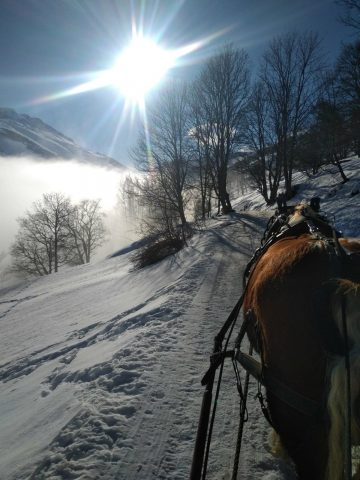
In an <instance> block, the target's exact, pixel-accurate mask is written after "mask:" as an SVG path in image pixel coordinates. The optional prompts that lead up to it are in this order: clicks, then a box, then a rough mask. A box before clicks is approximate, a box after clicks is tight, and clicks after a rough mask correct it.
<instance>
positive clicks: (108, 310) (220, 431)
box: [0, 158, 360, 480]
mask: <svg viewBox="0 0 360 480" xmlns="http://www.w3.org/2000/svg"><path fill="white" fill-rule="evenodd" d="M346 165H347V167H346V168H347V173H348V174H349V176H351V180H350V182H348V184H346V185H344V186H341V185H340V181H339V182H337V181H336V182H334V181H333V180H332V179H331V177H330V176H329V175H328V174H327V173H326V172H322V173H321V174H319V175H318V176H316V177H315V178H312V179H311V180H309V179H307V178H306V177H305V176H304V175H302V174H296V182H295V183H298V184H299V185H300V187H299V193H298V197H297V199H299V200H300V199H301V198H306V197H308V196H310V195H314V194H319V193H320V196H321V197H322V199H323V200H324V201H323V207H324V210H325V212H326V213H327V214H328V215H329V216H331V215H335V217H336V222H337V225H338V226H340V227H341V228H342V229H343V230H344V232H345V233H346V234H349V235H358V236H360V226H359V220H358V214H357V212H358V203H359V199H360V195H353V196H351V192H352V191H353V188H354V186H355V185H356V183H357V182H359V180H360V175H359V173H358V171H359V168H358V166H359V159H358V158H354V159H352V160H351V161H349V162H348V163H347V164H346ZM334 189H335V191H333V190H334ZM235 205H236V207H237V210H238V213H234V214H232V215H229V216H224V217H219V218H218V219H213V220H211V221H209V222H208V224H207V225H206V227H205V228H204V229H203V230H202V231H199V232H198V233H197V234H196V235H194V237H193V238H192V239H191V241H190V242H189V245H188V247H186V248H185V249H183V250H182V251H181V252H179V253H178V254H176V255H174V256H172V257H168V258H167V259H165V260H164V261H162V262H161V263H158V264H156V265H153V266H151V267H148V268H146V269H143V270H133V268H132V264H131V262H130V258H131V255H132V254H133V251H132V249H131V248H129V249H128V250H127V249H124V250H123V252H120V253H122V254H118V255H116V256H113V257H111V258H106V259H103V260H101V261H99V262H97V263H95V264H90V265H84V266H80V267H73V268H70V267H69V268H65V269H62V270H61V271H60V272H59V273H57V274H53V275H51V276H47V277H42V278H39V279H36V280H33V281H28V282H24V283H22V284H19V285H15V286H13V287H11V288H10V287H9V288H4V289H1V288H0V325H1V332H2V335H1V339H0V348H1V360H0V380H1V383H0V412H1V418H2V428H1V430H0V449H1V452H2V455H1V459H0V472H1V473H0V478H1V479H4V480H5V479H6V480H15V479H16V480H24V479H39V480H40V479H52V480H53V479H54V480H55V479H81V480H85V479H86V480H89V479H99V478H101V479H105V480H110V479H118V480H119V479H121V480H131V479H133V480H148V479H167V480H184V479H186V478H188V476H189V471H190V465H191V457H192V450H193V446H194V439H195V434H196V428H197V423H198V418H199V413H200V405H201V400H202V393H203V388H202V387H201V385H200V380H201V377H202V375H203V374H204V373H205V371H206V370H207V368H208V365H209V355H210V353H211V351H212V345H213V338H214V336H215V334H216V333H217V332H218V330H219V329H220V327H221V326H222V324H223V322H224V321H225V319H226V318H227V316H228V314H229V313H230V311H231V310H232V308H233V306H234V304H235V303H236V301H237V300H238V298H239V296H240V294H241V289H242V272H243V270H244V268H245V265H246V263H247V262H248V260H249V258H250V257H251V255H252V253H253V252H254V250H255V249H256V247H257V246H258V244H259V240H260V238H261V235H262V233H263V230H264V226H265V222H266V219H267V217H268V216H269V214H270V213H271V212H270V211H269V209H266V208H265V207H264V205H263V203H262V202H261V199H260V198H259V196H258V195H256V194H254V192H252V193H248V194H246V195H245V197H242V198H239V199H238V200H237V202H235ZM245 205H246V206H247V207H248V208H247V210H246V211H245V212H244V211H242V209H243V207H244V206H245ZM257 388H258V387H257V384H256V382H254V381H252V382H251V383H250V393H249V404H248V412H249V421H248V423H247V424H246V426H245V432H244V439H243V448H242V453H241V458H240V470H239V478H242V479H247V480H255V479H259V478H262V479H266V480H285V479H286V480H293V479H294V478H295V476H294V473H293V471H292V469H291V466H288V465H287V464H285V463H284V462H282V461H280V460H279V459H276V458H274V457H272V455H271V454H270V450H269V448H270V447H269V441H268V437H269V434H270V428H269V426H268V425H267V423H266V421H265V419H264V418H263V417H262V414H261V411H260V407H259V405H258V402H257V400H255V396H256V394H257ZM238 412H239V398H238V395H237V392H236V384H235V377H234V373H233V369H232V366H231V363H229V364H226V367H225V370H224V379H223V384H222V388H221V391H220V397H219V402H218V415H217V418H216V422H215V427H214V433H213V443H212V449H211V452H210V460H209V473H208V478H209V480H210V479H229V478H231V468H232V462H233V452H234V449H235V442H236V433H237V425H238Z"/></svg>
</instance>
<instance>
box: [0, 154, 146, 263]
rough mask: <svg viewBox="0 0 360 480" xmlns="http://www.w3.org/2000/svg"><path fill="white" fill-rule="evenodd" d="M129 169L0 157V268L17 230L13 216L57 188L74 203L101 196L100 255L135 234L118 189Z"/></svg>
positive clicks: (5, 260)
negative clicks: (104, 233) (104, 231)
mask: <svg viewBox="0 0 360 480" xmlns="http://www.w3.org/2000/svg"><path fill="white" fill-rule="evenodd" d="M128 174H129V171H123V170H121V171H118V170H116V169H110V168H105V167H98V166H91V165H86V164H82V163H80V162H77V161H76V160H73V161H69V160H57V161H53V160H43V161H39V160H38V159H36V158H30V157H26V158H24V157H0V219H1V235H0V269H1V267H4V264H5V263H7V264H8V263H9V255H8V252H9V248H10V245H11V243H12V242H13V241H14V238H15V235H16V233H17V231H18V223H17V221H16V219H17V218H18V217H21V216H23V215H24V214H25V213H26V211H27V210H31V209H32V204H33V202H35V201H37V200H40V199H41V197H42V195H43V194H44V193H51V192H60V193H63V194H64V195H66V196H68V197H70V199H71V200H72V202H73V203H77V202H78V201H80V200H82V199H85V198H88V199H97V198H100V199H101V206H102V210H103V211H104V213H106V219H105V223H106V226H107V228H108V229H109V236H108V240H107V242H106V244H105V245H104V246H103V247H101V249H99V252H98V253H97V255H96V258H99V257H103V256H105V255H107V254H109V253H111V252H112V251H114V250H116V249H118V248H121V247H123V246H125V245H127V244H129V243H130V242H131V241H133V240H135V239H136V238H137V235H136V233H135V226H134V220H133V219H129V218H126V217H125V214H124V211H123V210H122V208H121V202H120V204H119V202H118V191H119V187H120V185H121V183H122V182H123V180H124V179H125V178H126V176H127V175H128Z"/></svg>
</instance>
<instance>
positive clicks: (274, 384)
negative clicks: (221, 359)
mask: <svg viewBox="0 0 360 480" xmlns="http://www.w3.org/2000/svg"><path fill="white" fill-rule="evenodd" d="M235 358H236V360H238V362H239V363H240V365H241V366H242V367H244V368H245V370H247V371H248V372H249V373H250V374H251V375H252V376H253V377H255V378H256V379H257V380H258V381H259V382H260V383H262V384H263V385H264V387H266V388H267V389H268V390H269V391H270V392H271V393H272V394H273V395H275V396H276V397H277V398H278V399H279V400H281V401H282V402H284V403H286V404H287V405H288V406H289V407H291V408H293V409H294V410H297V411H298V412H300V413H302V414H303V415H307V416H310V417H313V416H315V415H318V414H319V413H320V412H321V411H322V406H321V404H320V403H318V402H316V401H315V400H311V399H310V398H308V397H305V396H304V395H302V394H301V393H298V392H296V391H295V390H293V389H292V388H289V387H288V386H286V385H285V384H284V383H283V382H281V381H280V380H279V379H278V378H276V377H275V376H274V375H272V374H271V373H270V372H269V370H268V369H267V368H266V367H265V366H264V365H262V364H261V363H260V362H258V361H257V360H255V359H254V358H253V357H250V356H249V355H247V354H246V353H243V352H241V351H240V350H238V351H237V352H236V354H235Z"/></svg>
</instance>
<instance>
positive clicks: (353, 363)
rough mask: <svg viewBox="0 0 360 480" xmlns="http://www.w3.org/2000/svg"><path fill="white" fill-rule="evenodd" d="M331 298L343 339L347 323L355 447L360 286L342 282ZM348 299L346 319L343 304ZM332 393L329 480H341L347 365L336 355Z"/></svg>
mask: <svg viewBox="0 0 360 480" xmlns="http://www.w3.org/2000/svg"><path fill="white" fill-rule="evenodd" d="M337 287H338V288H337V289H336V291H335V292H334V294H333V297H332V312H333V318H334V321H335V324H336V327H337V330H338V332H339V333H340V335H341V337H342V338H343V340H344V334H343V332H344V328H343V327H344V326H343V322H344V320H346V326H347V336H348V339H347V340H348V344H349V349H350V352H349V359H350V371H351V409H352V418H351V436H352V444H359V443H360V284H359V283H354V282H352V281H350V280H339V281H338V284H337ZM344 300H345V305H346V307H345V310H344V312H345V319H344V318H343V316H344V315H343V306H342V302H343V301H344ZM329 380H330V390H329V394H328V399H327V407H328V415H329V420H330V432H329V460H328V479H329V480H342V479H343V478H344V464H345V445H346V442H345V435H346V432H345V420H346V416H347V414H348V412H347V399H346V365H345V357H344V356H335V357H334V359H333V362H332V365H331V371H330V378H329Z"/></svg>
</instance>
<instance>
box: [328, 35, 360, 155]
mask: <svg viewBox="0 0 360 480" xmlns="http://www.w3.org/2000/svg"><path fill="white" fill-rule="evenodd" d="M334 76H335V78H336V85H337V89H338V97H339V100H338V101H339V104H340V107H341V109H342V111H343V113H344V116H345V119H346V123H347V126H348V129H349V132H350V133H351V136H352V141H353V148H354V151H355V152H356V153H357V154H358V155H360V41H357V42H354V43H352V44H348V45H344V46H343V48H342V51H341V53H340V56H339V59H338V61H337V63H336V67H335V75H334Z"/></svg>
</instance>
